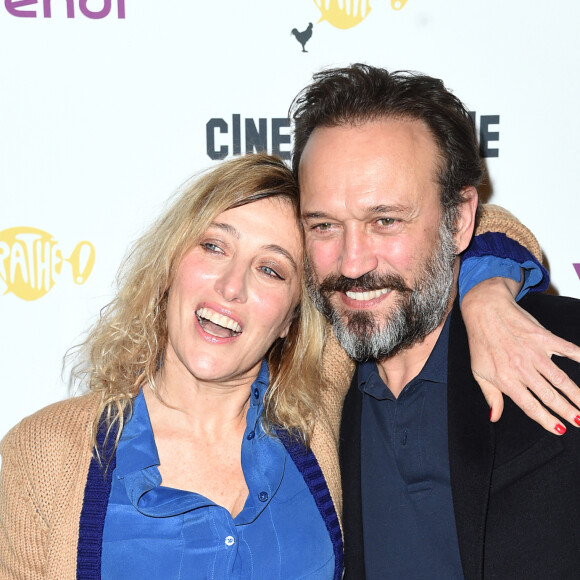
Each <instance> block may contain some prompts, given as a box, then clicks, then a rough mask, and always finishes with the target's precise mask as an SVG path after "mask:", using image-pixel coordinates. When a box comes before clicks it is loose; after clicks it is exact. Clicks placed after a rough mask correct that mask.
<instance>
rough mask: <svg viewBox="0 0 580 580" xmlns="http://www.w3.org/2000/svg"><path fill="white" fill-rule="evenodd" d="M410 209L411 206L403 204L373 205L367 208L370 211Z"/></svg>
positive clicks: (404, 210) (389, 211)
mask: <svg viewBox="0 0 580 580" xmlns="http://www.w3.org/2000/svg"><path fill="white" fill-rule="evenodd" d="M406 211H409V206H407V205H402V204H394V205H373V206H371V207H368V208H367V212H368V213H403V212H406Z"/></svg>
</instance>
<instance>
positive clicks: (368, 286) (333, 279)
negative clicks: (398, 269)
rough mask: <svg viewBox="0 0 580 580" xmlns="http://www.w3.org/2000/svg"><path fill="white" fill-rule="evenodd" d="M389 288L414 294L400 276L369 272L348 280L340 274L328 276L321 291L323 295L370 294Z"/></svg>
mask: <svg viewBox="0 0 580 580" xmlns="http://www.w3.org/2000/svg"><path fill="white" fill-rule="evenodd" d="M383 288H388V289H390V290H397V291H398V292H412V288H409V287H408V286H407V285H406V284H405V281H404V280H403V278H402V277H401V276H399V275H398V274H377V273H376V272H367V273H366V274H363V275H362V276H359V277H358V278H347V277H346V276H342V275H340V274H330V275H328V276H327V277H326V278H325V279H324V280H323V281H322V283H321V284H320V285H319V291H320V292H321V293H322V294H329V293H330V292H344V293H346V292H350V291H351V290H354V291H356V292H370V291H372V290H381V289H383Z"/></svg>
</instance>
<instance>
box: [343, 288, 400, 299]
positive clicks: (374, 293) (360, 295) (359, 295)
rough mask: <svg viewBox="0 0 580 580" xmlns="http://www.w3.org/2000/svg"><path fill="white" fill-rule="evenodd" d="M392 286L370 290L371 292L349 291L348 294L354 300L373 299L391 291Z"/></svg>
mask: <svg viewBox="0 0 580 580" xmlns="http://www.w3.org/2000/svg"><path fill="white" fill-rule="evenodd" d="M390 291H391V290H390V288H381V289H380V290H370V291H369V292H352V291H348V292H347V293H346V295H347V296H348V297H349V298H351V299H352V300H361V301H363V300H373V299H374V298H378V297H379V296H381V295H383V294H386V293H387V292H390Z"/></svg>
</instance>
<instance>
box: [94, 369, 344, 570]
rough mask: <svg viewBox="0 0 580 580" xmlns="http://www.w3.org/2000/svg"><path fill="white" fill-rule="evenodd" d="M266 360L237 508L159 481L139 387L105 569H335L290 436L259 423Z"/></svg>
mask: <svg viewBox="0 0 580 580" xmlns="http://www.w3.org/2000/svg"><path fill="white" fill-rule="evenodd" d="M267 386H268V367H267V365H266V363H265V362H264V363H262V367H261V369H260V373H259V375H258V378H257V379H256V381H255V382H254V384H253V385H252V394H251V404H250V407H249V409H248V412H247V415H246V431H245V434H244V439H243V442H242V469H243V473H244V476H245V478H246V483H247V485H248V489H249V495H248V498H247V499H246V503H245V506H244V508H243V510H242V511H241V512H240V513H239V514H238V515H237V516H236V517H235V518H232V516H231V514H230V513H229V512H228V511H227V510H226V509H225V508H223V507H221V506H219V505H216V504H215V503H213V502H212V501H210V500H209V499H207V498H206V497H203V496H201V495H199V494H196V493H192V492H188V491H183V490H178V489H172V488H168V487H163V486H162V485H161V476H160V473H159V469H158V465H159V457H158V454H157V448H156V446H155V441H154V438H153V431H152V429H151V423H150V421H149V414H148V412H147V405H146V403H145V399H144V397H143V394H142V393H140V394H139V395H138V396H137V398H136V399H135V403H134V408H133V414H132V416H131V419H130V420H129V421H128V422H127V424H126V426H125V428H124V430H123V433H122V435H121V439H120V441H119V445H118V448H117V465H116V468H115V470H114V472H113V476H112V484H111V494H110V497H109V503H108V506H107V514H106V518H105V527H104V531H103V544H102V548H103V552H102V558H101V565H102V568H101V574H102V578H123V579H124V580H131V579H133V578H135V579H137V578H138V579H139V580H143V579H146V578H155V579H160V578H163V579H172V578H196V579H197V578H200V579H201V578H212V579H214V580H220V579H224V580H225V579H227V580H233V579H244V580H251V579H256V580H258V579H260V580H263V579H264V578H268V579H280V580H286V579H288V580H290V579H295V578H309V579H313V580H314V579H320V580H322V579H330V578H332V577H333V572H334V554H333V549H332V543H331V541H330V537H329V535H328V532H327V529H326V526H325V524H324V521H323V520H322V517H321V515H320V512H319V511H318V509H317V507H316V504H315V502H314V499H313V497H312V495H311V493H310V491H309V490H308V487H307V486H306V483H305V481H304V478H303V477H302V475H301V474H300V472H299V471H298V469H297V468H296V466H295V465H294V463H293V461H292V459H291V458H290V457H289V456H288V453H287V451H286V449H285V448H284V446H283V445H282V444H281V443H280V441H278V439H275V438H273V437H270V436H268V435H266V434H265V433H264V432H263V430H262V427H261V425H260V415H261V413H262V400H263V396H264V393H265V390H266V388H267Z"/></svg>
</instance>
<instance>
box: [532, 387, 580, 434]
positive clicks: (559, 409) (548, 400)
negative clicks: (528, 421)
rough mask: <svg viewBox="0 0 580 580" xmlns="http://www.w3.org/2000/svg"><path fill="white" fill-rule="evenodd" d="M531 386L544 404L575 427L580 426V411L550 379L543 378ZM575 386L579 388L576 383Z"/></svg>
mask: <svg viewBox="0 0 580 580" xmlns="http://www.w3.org/2000/svg"><path fill="white" fill-rule="evenodd" d="M568 381H570V379H568ZM570 383H572V381H570ZM572 385H574V383H572ZM529 386H530V389H531V390H532V391H533V392H534V394H535V395H536V396H537V397H538V399H539V400H540V401H541V402H542V403H543V404H544V405H546V406H547V407H549V408H550V409H551V410H552V411H553V412H554V413H556V414H557V415H558V416H559V417H562V418H563V419H565V420H566V421H567V422H568V423H570V424H571V425H573V426H574V427H580V413H579V412H578V409H577V408H576V407H574V406H573V405H571V404H570V402H569V401H567V400H566V399H565V398H564V397H563V396H562V395H561V394H560V393H559V391H558V390H556V389H555V388H554V387H553V386H552V385H551V384H550V383H549V382H548V381H546V380H544V379H541V380H538V381H536V382H535V383H534V384H531V385H529ZM574 387H575V388H576V389H577V387H576V385H574Z"/></svg>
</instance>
